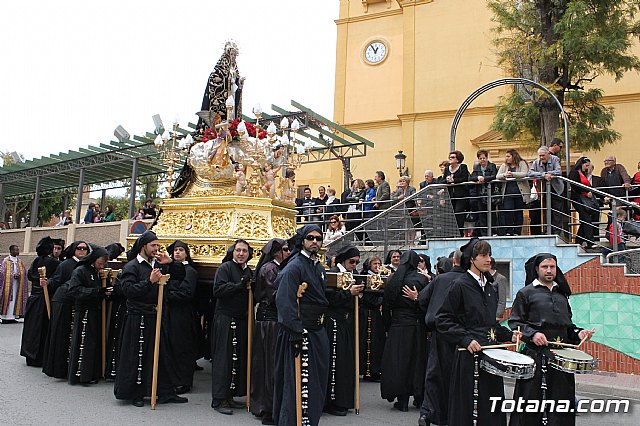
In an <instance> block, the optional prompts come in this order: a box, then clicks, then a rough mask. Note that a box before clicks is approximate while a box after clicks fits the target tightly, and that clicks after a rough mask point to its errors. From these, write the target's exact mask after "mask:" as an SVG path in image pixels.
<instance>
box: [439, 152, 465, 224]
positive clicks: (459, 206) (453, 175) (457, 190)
mask: <svg viewBox="0 0 640 426" xmlns="http://www.w3.org/2000/svg"><path fill="white" fill-rule="evenodd" d="M463 161H464V154H462V152H460V151H457V150H456V151H451V152H450V153H449V166H448V167H447V168H445V169H444V182H442V183H449V184H451V183H457V184H460V183H463V182H468V181H469V169H468V168H467V165H466V164H463V163H462V162H463ZM449 197H450V198H451V204H452V205H453V211H454V213H455V215H456V223H457V224H458V229H459V230H460V236H462V235H464V218H465V216H466V214H467V212H468V210H469V199H468V198H469V188H467V186H466V185H455V186H450V187H449Z"/></svg>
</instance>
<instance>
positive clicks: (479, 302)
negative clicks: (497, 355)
mask: <svg viewBox="0 0 640 426" xmlns="http://www.w3.org/2000/svg"><path fill="white" fill-rule="evenodd" d="M460 249H461V250H462V259H461V266H462V267H463V268H464V269H465V270H466V272H465V273H464V274H460V275H461V276H460V277H459V278H457V279H456V280H455V281H454V282H453V283H452V284H451V286H450V289H449V292H448V293H447V295H446V297H445V299H444V303H443V304H442V307H441V308H440V309H439V310H438V313H437V314H436V327H437V331H438V333H439V334H438V336H439V337H440V336H441V337H442V338H444V339H446V340H447V341H449V342H450V343H452V344H454V345H457V347H460V348H464V349H466V350H464V351H459V350H458V348H457V347H456V349H455V350H454V351H453V352H454V353H452V354H451V356H452V357H453V364H452V367H451V377H450V380H449V381H450V390H449V416H448V417H449V419H448V422H447V424H449V425H452V426H453V425H470V424H472V423H473V420H474V417H475V420H477V424H478V425H480V426H483V425H487V426H501V425H506V423H507V418H506V414H505V413H502V412H500V411H497V412H491V400H490V398H491V397H499V398H501V399H504V385H503V382H502V377H500V376H496V375H491V374H489V373H487V372H485V371H483V370H479V362H480V360H479V357H481V356H482V355H480V354H479V353H480V352H481V351H482V348H483V346H487V345H495V344H498V343H499V342H504V341H510V340H511V341H514V342H515V341H516V334H518V333H517V332H511V330H509V329H508V328H506V327H504V326H502V325H500V324H499V323H498V321H496V309H497V307H498V295H497V293H496V292H495V290H494V289H493V287H492V286H491V285H489V283H490V282H491V280H492V276H491V274H490V273H489V270H490V269H491V245H489V243H488V242H487V241H485V240H479V239H477V238H474V239H472V240H471V241H470V242H469V243H467V244H466V245H464V246H462V247H461V248H460ZM476 369H477V370H479V377H476V376H474V370H476ZM474 399H475V400H474ZM474 405H476V406H477V410H474ZM474 411H475V413H474ZM474 414H475V416H474Z"/></svg>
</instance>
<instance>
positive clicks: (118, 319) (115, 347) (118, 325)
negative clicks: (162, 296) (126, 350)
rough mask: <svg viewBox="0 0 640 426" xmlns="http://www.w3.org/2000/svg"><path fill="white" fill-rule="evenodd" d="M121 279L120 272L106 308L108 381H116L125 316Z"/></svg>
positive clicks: (125, 305)
mask: <svg viewBox="0 0 640 426" xmlns="http://www.w3.org/2000/svg"><path fill="white" fill-rule="evenodd" d="M121 277H122V272H120V273H119V274H118V276H117V277H116V278H115V280H114V281H113V282H112V286H113V291H112V292H111V296H110V297H109V303H110V305H108V306H107V315H108V318H107V322H108V329H107V362H106V367H105V373H104V377H105V380H108V381H111V380H115V379H116V373H117V371H118V354H119V353H120V334H121V329H122V324H123V323H124V317H125V316H126V315H127V298H126V297H125V296H124V294H123V293H122V286H121V285H120V279H121ZM109 313H110V314H109Z"/></svg>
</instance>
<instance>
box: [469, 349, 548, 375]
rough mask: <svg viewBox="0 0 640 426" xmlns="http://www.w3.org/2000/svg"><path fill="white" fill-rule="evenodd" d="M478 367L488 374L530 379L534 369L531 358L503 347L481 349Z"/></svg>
mask: <svg viewBox="0 0 640 426" xmlns="http://www.w3.org/2000/svg"><path fill="white" fill-rule="evenodd" d="M480 368H482V369H483V370H484V371H486V372H487V373H489V374H493V375H495V376H500V377H506V378H511V379H530V378H532V377H533V374H534V373H535V371H536V363H535V361H534V360H533V358H531V357H528V356H526V355H523V354H520V353H517V352H512V351H507V350H505V349H485V350H483V351H482V357H481V359H480Z"/></svg>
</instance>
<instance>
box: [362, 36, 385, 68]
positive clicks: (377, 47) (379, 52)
mask: <svg viewBox="0 0 640 426" xmlns="http://www.w3.org/2000/svg"><path fill="white" fill-rule="evenodd" d="M386 57H387V46H386V45H385V44H384V43H382V42H380V41H374V42H372V43H369V45H368V46H367V48H366V49H365V51H364V58H365V59H366V60H367V62H369V63H371V64H379V63H380V62H382V61H383V60H384V59H385V58H386Z"/></svg>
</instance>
